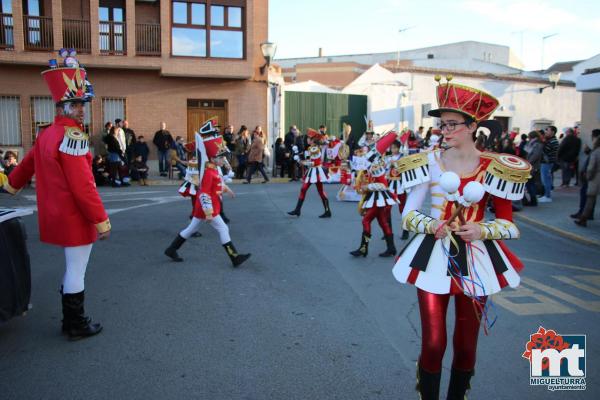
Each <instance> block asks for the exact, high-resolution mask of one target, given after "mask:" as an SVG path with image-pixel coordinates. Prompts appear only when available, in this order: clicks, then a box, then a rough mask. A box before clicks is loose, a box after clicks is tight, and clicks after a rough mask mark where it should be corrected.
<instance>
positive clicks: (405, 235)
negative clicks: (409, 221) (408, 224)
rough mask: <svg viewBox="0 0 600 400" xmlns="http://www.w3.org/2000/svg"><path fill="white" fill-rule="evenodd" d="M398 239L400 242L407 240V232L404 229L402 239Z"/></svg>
mask: <svg viewBox="0 0 600 400" xmlns="http://www.w3.org/2000/svg"><path fill="white" fill-rule="evenodd" d="M400 239H402V240H407V239H408V231H407V230H406V229H402V237H401V238H400Z"/></svg>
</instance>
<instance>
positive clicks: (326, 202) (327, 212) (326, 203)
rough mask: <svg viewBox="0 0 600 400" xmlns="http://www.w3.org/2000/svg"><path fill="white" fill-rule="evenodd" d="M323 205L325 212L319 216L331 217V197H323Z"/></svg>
mask: <svg viewBox="0 0 600 400" xmlns="http://www.w3.org/2000/svg"><path fill="white" fill-rule="evenodd" d="M323 207H324V208H325V212H324V213H323V214H321V215H319V218H331V209H330V208H329V199H323Z"/></svg>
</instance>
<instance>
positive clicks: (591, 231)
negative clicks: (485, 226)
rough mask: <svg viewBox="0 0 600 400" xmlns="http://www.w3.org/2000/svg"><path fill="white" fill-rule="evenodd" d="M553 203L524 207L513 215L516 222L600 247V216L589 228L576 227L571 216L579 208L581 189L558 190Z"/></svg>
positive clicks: (589, 223)
mask: <svg viewBox="0 0 600 400" xmlns="http://www.w3.org/2000/svg"><path fill="white" fill-rule="evenodd" d="M552 200H553V201H552V203H538V206H537V207H523V210H522V211H520V212H515V213H514V214H513V216H514V218H515V220H517V221H519V220H521V221H523V222H526V223H530V224H532V225H535V226H537V227H539V228H542V229H546V230H549V231H552V232H554V233H557V234H559V235H561V236H563V237H566V238H568V239H571V240H576V241H578V242H580V243H584V244H590V245H596V246H600V215H599V213H598V211H596V220H594V221H588V226H587V228H583V227H581V226H578V225H575V223H574V222H573V219H572V218H570V217H569V215H571V214H574V213H575V212H577V209H578V208H579V187H577V186H575V187H569V188H558V187H557V188H556V190H555V191H553V192H552Z"/></svg>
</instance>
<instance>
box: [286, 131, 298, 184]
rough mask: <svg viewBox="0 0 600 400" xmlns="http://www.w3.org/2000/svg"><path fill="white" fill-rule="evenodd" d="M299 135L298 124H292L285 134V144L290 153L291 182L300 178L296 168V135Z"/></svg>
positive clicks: (288, 160) (289, 169)
mask: <svg viewBox="0 0 600 400" xmlns="http://www.w3.org/2000/svg"><path fill="white" fill-rule="evenodd" d="M297 135H298V128H296V125H292V126H290V130H289V131H288V133H286V134H285V140H284V142H283V145H284V146H285V151H286V152H287V154H288V159H287V162H288V171H289V175H290V182H292V181H297V180H298V171H297V168H296V160H294V157H293V154H294V150H293V149H294V145H295V143H296V136H297Z"/></svg>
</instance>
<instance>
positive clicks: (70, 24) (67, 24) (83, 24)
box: [63, 19, 92, 53]
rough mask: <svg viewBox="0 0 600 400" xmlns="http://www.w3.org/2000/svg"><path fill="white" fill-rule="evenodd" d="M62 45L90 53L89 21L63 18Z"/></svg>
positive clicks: (78, 51)
mask: <svg viewBox="0 0 600 400" xmlns="http://www.w3.org/2000/svg"><path fill="white" fill-rule="evenodd" d="M63 46H64V47H66V48H73V49H75V50H77V53H91V51H92V41H91V32H90V21H86V20H79V19H63Z"/></svg>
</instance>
